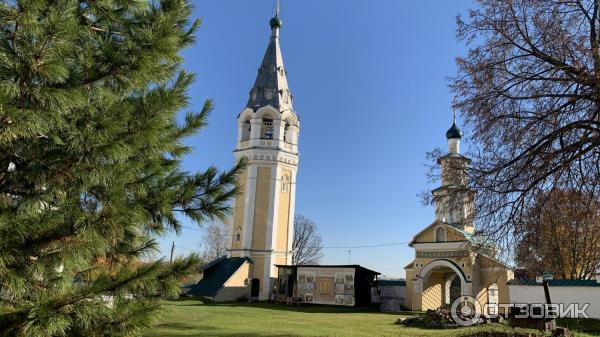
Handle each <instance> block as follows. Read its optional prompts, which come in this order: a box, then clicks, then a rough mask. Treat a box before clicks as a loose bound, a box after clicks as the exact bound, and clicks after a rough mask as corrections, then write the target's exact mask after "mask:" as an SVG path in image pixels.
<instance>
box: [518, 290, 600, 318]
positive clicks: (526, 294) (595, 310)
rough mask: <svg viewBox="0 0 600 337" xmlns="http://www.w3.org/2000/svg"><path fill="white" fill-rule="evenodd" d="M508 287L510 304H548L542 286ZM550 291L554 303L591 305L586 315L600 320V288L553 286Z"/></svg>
mask: <svg viewBox="0 0 600 337" xmlns="http://www.w3.org/2000/svg"><path fill="white" fill-rule="evenodd" d="M508 287H509V296H510V303H515V304H528V303H546V298H545V295H544V287H543V286H541V285H535V286H529V285H509V286H508ZM549 290H550V300H551V301H552V303H556V304H560V303H562V304H579V305H580V306H583V305H585V304H586V303H589V307H588V308H587V310H586V313H587V314H588V315H589V317H590V318H597V319H600V286H598V287H574V286H559V287H558V286H555V287H552V286H551V287H549Z"/></svg>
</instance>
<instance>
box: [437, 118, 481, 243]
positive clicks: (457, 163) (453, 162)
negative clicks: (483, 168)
mask: <svg viewBox="0 0 600 337" xmlns="http://www.w3.org/2000/svg"><path fill="white" fill-rule="evenodd" d="M462 136H463V133H462V131H461V130H460V129H459V128H458V127H457V126H456V116H454V118H453V121H452V126H451V127H450V129H448V131H447V132H446V139H447V140H448V154H446V155H445V156H443V157H440V158H439V159H438V164H439V165H440V167H441V170H442V172H441V173H442V174H441V178H442V179H441V180H442V186H440V187H438V188H436V189H434V190H433V191H432V193H433V201H434V203H435V219H436V220H437V221H441V222H444V223H447V224H449V225H452V226H454V227H456V228H459V229H461V230H464V231H467V232H469V233H471V234H473V233H474V232H475V227H474V225H473V209H474V205H473V198H474V194H473V192H472V191H471V190H469V189H468V188H467V165H469V164H470V163H471V160H470V159H469V158H467V157H464V156H462V155H461V154H460V141H461V139H462Z"/></svg>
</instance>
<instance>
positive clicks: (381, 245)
mask: <svg viewBox="0 0 600 337" xmlns="http://www.w3.org/2000/svg"><path fill="white" fill-rule="evenodd" d="M409 243H410V241H407V242H393V243H383V244H378V245H363V246H328V247H327V246H325V247H322V248H323V249H358V248H376V247H391V246H401V245H406V244H409Z"/></svg>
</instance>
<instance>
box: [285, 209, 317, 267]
mask: <svg viewBox="0 0 600 337" xmlns="http://www.w3.org/2000/svg"><path fill="white" fill-rule="evenodd" d="M322 249H323V239H322V238H321V234H319V230H318V229H317V224H315V223H314V221H312V220H310V219H308V218H305V217H304V216H302V215H296V216H295V217H294V241H293V250H294V253H293V256H292V263H293V264H295V265H303V264H304V265H306V264H317V263H319V260H320V259H321V258H322V257H323V254H322V252H321V251H322Z"/></svg>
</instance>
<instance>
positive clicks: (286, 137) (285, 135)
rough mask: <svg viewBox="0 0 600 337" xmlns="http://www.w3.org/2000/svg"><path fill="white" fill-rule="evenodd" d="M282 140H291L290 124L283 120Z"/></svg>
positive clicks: (289, 141)
mask: <svg viewBox="0 0 600 337" xmlns="http://www.w3.org/2000/svg"><path fill="white" fill-rule="evenodd" d="M283 141H284V142H287V143H291V142H292V126H291V125H290V124H289V123H288V122H285V127H284V128H283Z"/></svg>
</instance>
